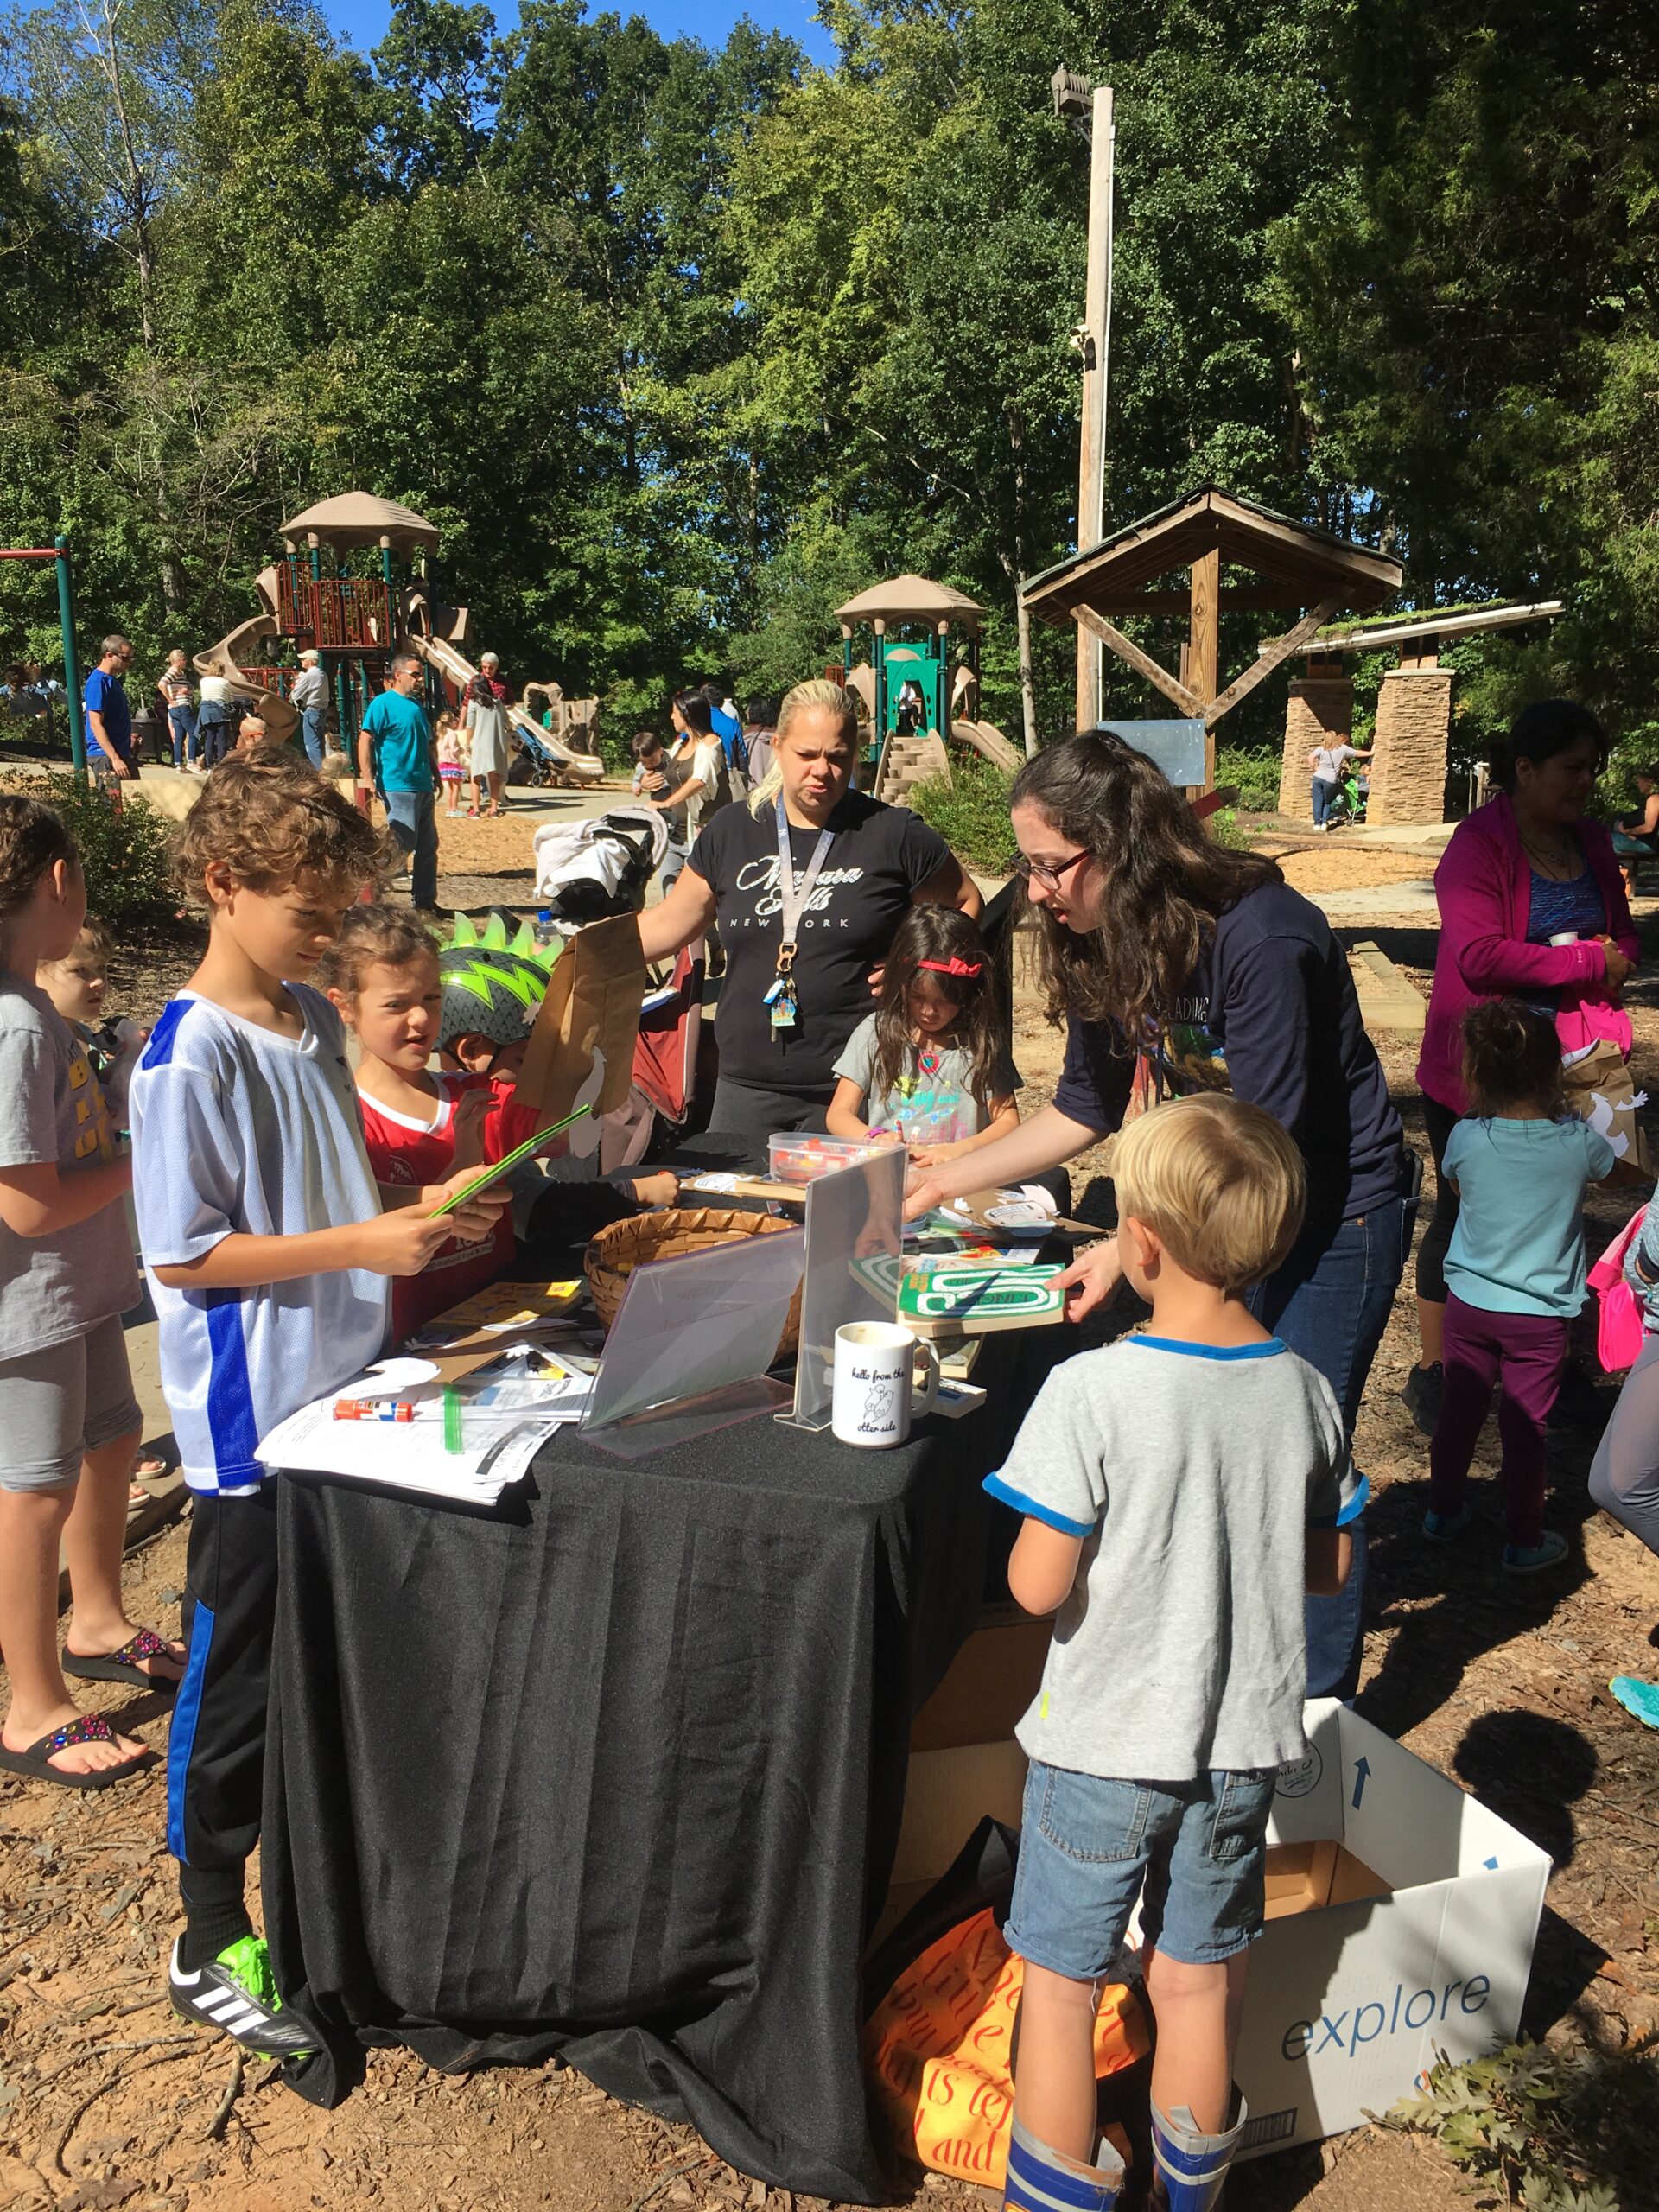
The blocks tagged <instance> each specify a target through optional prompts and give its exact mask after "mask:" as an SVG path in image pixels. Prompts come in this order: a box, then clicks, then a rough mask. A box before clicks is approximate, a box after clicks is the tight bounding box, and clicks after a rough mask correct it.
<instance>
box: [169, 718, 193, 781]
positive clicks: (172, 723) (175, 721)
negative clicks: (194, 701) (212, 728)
mask: <svg viewBox="0 0 1659 2212" xmlns="http://www.w3.org/2000/svg"><path fill="white" fill-rule="evenodd" d="M167 726H168V729H170V730H171V731H172V733H173V766H175V768H182V767H183V766H184V763H185V757H186V754H187V753H188V756H189V758H190V759H191V760H194V759H195V757H196V710H195V709H194V707H169V708H168V710H167Z"/></svg>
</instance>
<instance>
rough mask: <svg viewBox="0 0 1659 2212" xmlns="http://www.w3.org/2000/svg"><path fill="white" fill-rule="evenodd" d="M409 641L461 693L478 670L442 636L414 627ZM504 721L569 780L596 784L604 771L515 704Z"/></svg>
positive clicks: (597, 762)
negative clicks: (430, 635) (532, 741)
mask: <svg viewBox="0 0 1659 2212" xmlns="http://www.w3.org/2000/svg"><path fill="white" fill-rule="evenodd" d="M409 642H410V645H411V646H412V647H413V649H414V650H415V652H417V653H419V655H420V656H421V658H422V659H423V660H424V661H428V662H429V663H430V664H431V665H432V666H433V667H434V668H435V669H436V670H437V671H438V672H439V674H440V675H442V676H447V677H448V679H449V681H450V682H451V683H455V684H459V686H460V687H461V692H462V693H463V695H464V694H465V692H466V690H467V685H468V684H469V683H471V682H472V680H473V678H474V677H475V676H476V675H477V674H478V671H477V670H476V669H475V668H474V665H473V664H472V662H471V661H469V660H468V659H467V656H466V654H465V653H461V652H456V650H455V648H454V646H453V645H450V644H449V643H448V641H447V639H442V638H423V636H422V635H421V634H420V632H418V631H415V630H411V631H410V638H409ZM507 720H508V721H510V722H511V723H512V724H513V726H514V727H515V728H518V729H523V730H527V731H528V732H529V734H530V735H531V737H533V738H534V739H535V741H536V742H537V745H541V746H545V747H546V748H547V750H548V751H549V752H550V753H551V754H552V756H553V758H554V759H555V760H556V761H557V762H558V764H559V766H560V767H561V769H563V771H564V772H565V773H566V774H567V775H569V777H570V778H571V779H572V780H573V781H575V782H576V783H582V784H596V783H597V782H598V781H599V779H600V778H601V776H602V775H603V774H604V773H605V763H604V762H603V761H602V760H600V759H599V757H598V755H597V754H596V753H575V752H573V751H572V750H571V748H570V747H569V746H568V745H565V744H563V743H562V742H561V741H560V740H559V739H558V738H556V737H555V736H554V734H553V733H552V732H551V730H546V729H543V728H542V726H541V724H540V723H539V722H538V721H537V720H536V718H535V716H534V715H527V714H526V713H525V712H524V709H523V708H522V707H520V706H518V705H517V704H516V703H515V704H514V705H512V706H511V707H509V708H508V709H507Z"/></svg>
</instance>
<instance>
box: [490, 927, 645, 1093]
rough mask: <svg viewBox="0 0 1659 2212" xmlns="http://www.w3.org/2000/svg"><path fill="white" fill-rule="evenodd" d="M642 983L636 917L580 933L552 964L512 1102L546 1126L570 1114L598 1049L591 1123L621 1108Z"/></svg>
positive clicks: (642, 957) (642, 960) (629, 1073)
mask: <svg viewBox="0 0 1659 2212" xmlns="http://www.w3.org/2000/svg"><path fill="white" fill-rule="evenodd" d="M646 980H647V979H646V975H645V954H644V952H643V951H642V950H640V946H639V919H638V918H637V916H635V915H632V914H619V915H617V916H616V917H615V918H614V919H613V920H611V921H607V922H593V923H590V924H589V925H588V928H586V929H585V930H582V931H580V932H579V933H578V934H577V936H576V937H575V938H573V939H572V940H571V942H570V944H569V946H568V947H567V949H566V950H565V951H564V953H563V956H562V957H560V958H559V959H558V960H557V961H556V962H555V963H554V967H553V973H552V976H551V978H550V981H549V983H548V987H547V996H546V997H545V998H544V999H543V1001H542V1006H541V1011H540V1013H539V1014H537V1016H536V1026H535V1027H534V1028H533V1029H532V1030H531V1033H530V1043H529V1045H528V1046H526V1047H525V1051H524V1066H523V1068H522V1069H521V1070H520V1071H519V1076H518V1084H517V1085H516V1086H515V1089H514V1092H513V1096H514V1098H515V1099H516V1101H517V1103H518V1104H519V1105H521V1106H528V1107H529V1108H530V1109H531V1111H532V1112H533V1113H535V1114H536V1115H537V1116H539V1117H540V1118H541V1119H542V1120H543V1121H545V1122H556V1121H557V1120H558V1118H559V1117H560V1116H561V1115H563V1114H568V1113H569V1111H570V1110H571V1109H572V1107H573V1106H574V1105H575V1103H576V1093H577V1092H578V1091H579V1090H581V1088H582V1084H583V1083H584V1082H585V1081H586V1080H587V1077H588V1074H589V1072H590V1071H591V1070H592V1068H593V1065H594V1052H595V1050H598V1051H599V1052H603V1054H604V1056H605V1081H604V1084H603V1087H602V1088H601V1091H600V1094H599V1096H598V1098H597V1099H596V1100H595V1101H594V1116H595V1118H597V1116H600V1115H601V1114H609V1113H612V1112H613V1111H614V1110H615V1109H616V1108H617V1107H619V1106H625V1105H626V1103H627V1099H628V1090H629V1086H630V1085H631V1084H632V1080H633V1048H634V1046H635V1044H636V1042H637V1041H638V1039H639V1006H640V1001H642V1000H643V998H644V997H645V984H646Z"/></svg>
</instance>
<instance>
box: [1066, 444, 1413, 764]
mask: <svg viewBox="0 0 1659 2212" xmlns="http://www.w3.org/2000/svg"><path fill="white" fill-rule="evenodd" d="M1183 569H1184V570H1185V571H1186V572H1187V581H1186V582H1185V583H1184V584H1172V583H1171V582H1169V581H1168V579H1170V578H1171V577H1172V576H1173V575H1174V574H1175V572H1177V571H1178V570H1183ZM1227 571H1231V572H1233V573H1232V574H1231V575H1224V572H1227ZM1401 574H1402V571H1401V567H1400V563H1398V562H1397V561H1395V560H1391V559H1390V558H1389V556H1388V555H1387V554H1384V553H1377V552H1374V551H1373V550H1371V548H1370V547H1369V546H1365V545H1354V544H1351V543H1349V542H1348V541H1347V540H1346V539H1344V538H1340V537H1333V536H1332V534H1331V532H1330V531H1324V530H1316V529H1314V528H1313V525H1312V524H1308V523H1305V522H1296V521H1293V520H1292V518H1290V517H1289V516H1288V515H1281V514H1275V513H1274V512H1273V510H1272V509H1271V508H1269V507H1263V506H1258V505H1256V503H1255V501H1254V500H1253V499H1240V498H1238V497H1237V496H1236V495H1235V494H1234V493H1228V492H1223V491H1220V490H1218V489H1217V487H1216V486H1214V485H1206V486H1204V487H1203V488H1202V489H1201V490H1199V491H1197V492H1190V493H1187V495H1186V496H1185V498H1184V499H1173V500H1172V501H1171V502H1170V504H1169V505H1167V506H1166V507H1160V508H1159V509H1158V511H1157V512H1156V513H1155V514H1150V515H1147V516H1144V517H1143V518H1141V521H1139V522H1133V523H1130V524H1128V525H1127V526H1126V527H1125V528H1123V529H1122V530H1120V531H1115V532H1114V533H1113V534H1112V536H1111V537H1105V538H1103V539H1102V540H1101V542H1100V543H1099V544H1097V545H1090V546H1088V547H1085V548H1084V550H1082V551H1080V552H1078V553H1075V554H1073V555H1072V556H1071V559H1070V560H1067V561H1062V562H1059V563H1058V564H1057V565H1056V566H1055V567H1053V568H1052V569H1045V570H1044V572H1043V574H1042V575H1039V576H1033V578H1032V579H1031V581H1030V582H1028V583H1027V584H1025V585H1024V586H1023V587H1022V596H1023V598H1024V601H1025V604H1026V607H1027V609H1028V611H1029V612H1030V613H1033V615H1035V616H1036V617H1037V618H1038V620H1040V621H1044V622H1050V623H1052V624H1053V625H1054V626H1056V627H1057V628H1060V629H1064V628H1065V626H1066V625H1067V624H1068V623H1071V624H1075V625H1077V626H1078V627H1079V628H1082V629H1084V630H1087V631H1090V632H1092V634H1093V635H1094V636H1096V638H1098V639H1100V640H1101V642H1102V643H1103V645H1109V647H1110V648H1111V650H1112V652H1115V653H1116V655H1117V657H1118V658H1119V659H1120V660H1122V661H1123V662H1125V663H1127V664H1128V666H1129V667H1130V668H1132V669H1134V670H1135V673H1136V674H1137V675H1138V676H1141V677H1144V678H1145V679H1146V681H1147V683H1150V684H1151V685H1152V686H1153V687H1154V690H1159V691H1161V692H1162V693H1163V695H1164V696H1165V697H1166V699H1168V700H1169V701H1171V702H1172V703H1173V705H1174V706H1175V707H1176V708H1177V709H1179V712H1180V713H1181V714H1182V715H1186V716H1188V717H1190V718H1191V719H1192V720H1193V721H1202V722H1203V724H1204V728H1205V785H1204V788H1205V790H1206V791H1207V790H1209V789H1211V787H1212V786H1213V785H1214V783H1215V780H1216V776H1215V768H1216V740H1215V726H1216V724H1217V722H1218V721H1220V720H1221V718H1222V716H1223V715H1225V714H1228V713H1230V711H1231V709H1233V708H1235V707H1236V706H1237V704H1238V702H1239V701H1240V700H1241V699H1243V698H1244V697H1245V696H1247V695H1248V694H1249V692H1251V691H1253V690H1255V687H1256V685H1257V684H1258V683H1261V682H1262V678H1263V677H1268V676H1270V675H1271V674H1272V673H1273V671H1274V669H1276V668H1278V667H1279V666H1280V665H1281V663H1283V662H1285V661H1287V660H1288V659H1290V658H1292V656H1293V655H1294V654H1296V653H1298V652H1301V651H1303V650H1304V649H1305V648H1306V645H1307V644H1308V642H1309V640H1310V639H1312V638H1313V635H1314V633H1315V632H1316V631H1319V630H1320V629H1322V628H1323V627H1324V626H1325V624H1326V623H1328V622H1330V621H1331V620H1332V619H1333V618H1334V617H1335V616H1336V615H1338V614H1340V613H1365V612H1367V611H1368V610H1370V608H1373V607H1380V606H1381V605H1382V604H1383V601H1385V600H1387V599H1390V598H1392V597H1393V595H1394V594H1395V593H1396V592H1397V591H1398V590H1399V588H1400V582H1401ZM1247 579H1248V580H1247ZM1290 609H1306V610H1308V611H1307V612H1306V613H1302V614H1301V616H1300V620H1297V621H1296V622H1295V623H1294V624H1293V625H1292V626H1291V627H1290V628H1289V629H1288V630H1287V631H1286V632H1284V634H1283V635H1282V636H1281V637H1278V638H1273V639H1268V640H1267V641H1265V642H1264V643H1263V645H1262V648H1261V650H1260V652H1258V654H1257V656H1256V658H1255V660H1253V661H1252V662H1251V663H1250V664H1249V667H1248V668H1246V669H1244V670H1243V671H1241V672H1240V673H1239V674H1238V675H1237V676H1236V677H1234V678H1233V680H1232V681H1231V683H1228V684H1227V685H1225V686H1224V687H1223V685H1222V684H1221V681H1220V676H1221V671H1220V667H1219V652H1220V624H1221V617H1222V615H1223V614H1224V613H1233V612H1235V611H1236V612H1239V613H1246V612H1249V613H1258V612H1262V611H1266V610H1275V611H1276V610H1290ZM1147 614H1157V615H1164V616H1169V615H1174V616H1178V617H1179V616H1182V615H1184V616H1185V618H1186V625H1187V637H1186V642H1185V645H1183V646H1182V648H1181V659H1180V668H1179V672H1178V673H1173V672H1172V671H1170V670H1169V669H1167V668H1165V667H1164V666H1163V665H1162V664H1161V663H1160V662H1159V661H1157V660H1155V659H1154V658H1153V656H1152V655H1151V654H1150V653H1149V652H1146V651H1145V650H1144V649H1143V648H1142V647H1141V646H1140V645H1136V644H1135V642H1134V641H1133V640H1132V639H1129V638H1128V637H1126V636H1125V635H1124V633H1123V632H1122V630H1121V629H1120V628H1119V627H1118V626H1117V623H1118V621H1120V620H1124V619H1126V618H1132V617H1134V616H1135V615H1147ZM1115 618H1116V619H1115ZM1081 688H1082V687H1080V689H1081ZM1080 714H1082V715H1087V716H1088V718H1089V719H1090V720H1092V716H1093V709H1092V705H1091V704H1090V705H1087V706H1084V705H1080Z"/></svg>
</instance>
